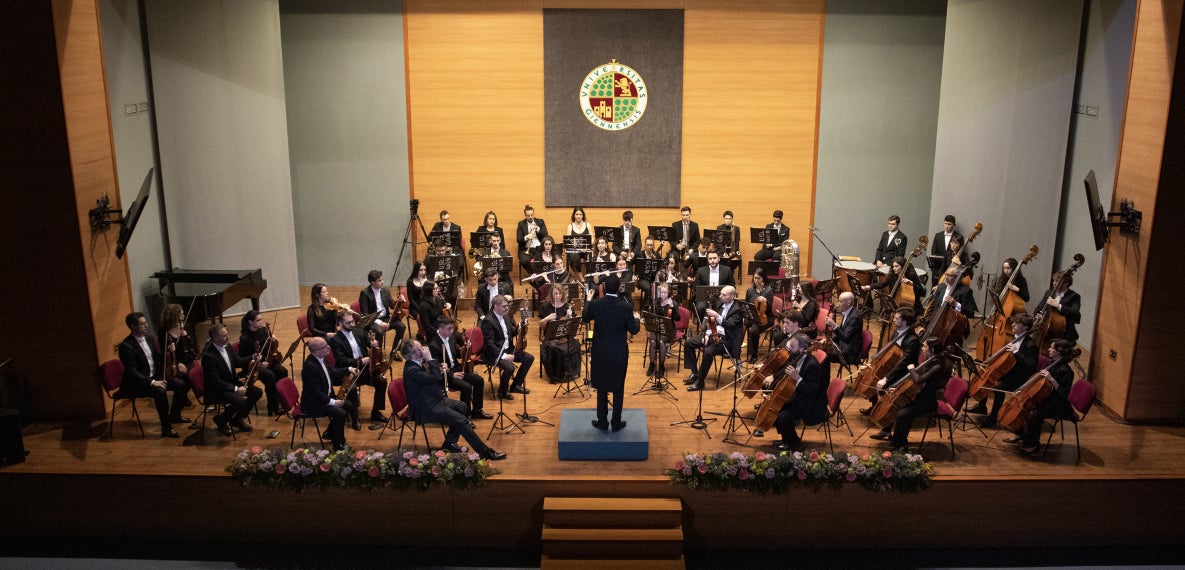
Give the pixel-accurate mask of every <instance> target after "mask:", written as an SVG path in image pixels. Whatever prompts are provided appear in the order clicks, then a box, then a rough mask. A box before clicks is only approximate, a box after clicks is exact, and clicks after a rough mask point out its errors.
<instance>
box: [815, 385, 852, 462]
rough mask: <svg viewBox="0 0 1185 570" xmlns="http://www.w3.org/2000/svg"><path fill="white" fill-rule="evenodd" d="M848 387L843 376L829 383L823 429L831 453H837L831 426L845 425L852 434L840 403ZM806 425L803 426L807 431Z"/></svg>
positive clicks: (850, 433) (849, 433)
mask: <svg viewBox="0 0 1185 570" xmlns="http://www.w3.org/2000/svg"><path fill="white" fill-rule="evenodd" d="M847 387H848V384H847V382H844V379H843V378H832V379H831V382H830V383H829V384H827V419H826V420H824V421H823V430H824V431H826V432H827V445H830V446H831V453H835V442H833V441H832V439H831V428H832V426H834V427H840V426H844V427H846V428H847V429H848V435H853V434H852V427H851V426H849V425H848V420H847V418H845V417H844V415H843V410H842V409H840V405H841V404H843V393H844V390H846V389H847ZM805 429H806V427H805V426H803V430H804V431H805Z"/></svg>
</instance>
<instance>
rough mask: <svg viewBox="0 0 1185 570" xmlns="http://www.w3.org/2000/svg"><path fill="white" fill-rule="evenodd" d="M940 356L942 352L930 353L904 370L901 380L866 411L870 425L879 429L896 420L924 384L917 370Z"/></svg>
mask: <svg viewBox="0 0 1185 570" xmlns="http://www.w3.org/2000/svg"><path fill="white" fill-rule="evenodd" d="M942 357H943V353H941V352H939V353H936V354H933V355H931V356H930V358H927V359H926V360H925V361H924V362H922V363H921V364H919V365H917V366H915V367H913V368H911V369H910V370H909V372H906V373H905V376H904V377H902V378H901V380H898V381H897V382H896V383H895V384H893V385H892V386H890V387H889V388H887V389H886V390H885V391H884V393H883V394H881V397H880V398H879V399H878V400H877V401H876V404H875V405H873V406H872V410H871V411H870V412H869V413H868V420H869V421H871V422H872V425H875V426H876V427H878V428H881V429H887V428H888V427H889V426H891V425H893V422H896V421H897V412H898V411H900V410H901V408H904V407H905V406H908V405H909V404H910V403H911V402H913V401H914V399H915V398H917V397H918V394H920V393H921V392H922V387H923V386H925V384H923V383H921V381H920V380H921V373H919V372H918V371H919V370H921V369H922V367H923V366H927V365H929V364H930V363H931V362H932V361H933V360H934V359H936V358H942Z"/></svg>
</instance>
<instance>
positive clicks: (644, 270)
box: [634, 257, 663, 281]
mask: <svg viewBox="0 0 1185 570" xmlns="http://www.w3.org/2000/svg"><path fill="white" fill-rule="evenodd" d="M662 266H663V259H662V258H654V259H650V258H646V257H635V258H634V273H635V274H637V275H638V276H639V277H640V278H642V279H645V280H647V281H654V275H655V274H656V273H658V270H659V269H662Z"/></svg>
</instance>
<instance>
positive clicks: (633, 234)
mask: <svg viewBox="0 0 1185 570" xmlns="http://www.w3.org/2000/svg"><path fill="white" fill-rule="evenodd" d="M621 233H622V235H623V239H624V234H625V224H622V225H621ZM629 235H630V246H629V247H628V248H625V249H623V248H622V247H621V244H619V243H615V244H613V253H616V254H617V255H621V252H622V251H629V252H631V253H633V255H634V257H637V256H638V255H641V253H642V231H641V230H639V229H638V226H634V225H631V226H630V231H629Z"/></svg>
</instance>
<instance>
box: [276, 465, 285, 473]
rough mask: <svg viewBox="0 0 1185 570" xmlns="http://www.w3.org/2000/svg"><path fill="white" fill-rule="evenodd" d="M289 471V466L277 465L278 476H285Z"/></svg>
mask: <svg viewBox="0 0 1185 570" xmlns="http://www.w3.org/2000/svg"><path fill="white" fill-rule="evenodd" d="M287 471H288V466H287V465H284V464H283V463H281V464H279V465H276V475H283V474H284V473H286V472H287Z"/></svg>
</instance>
